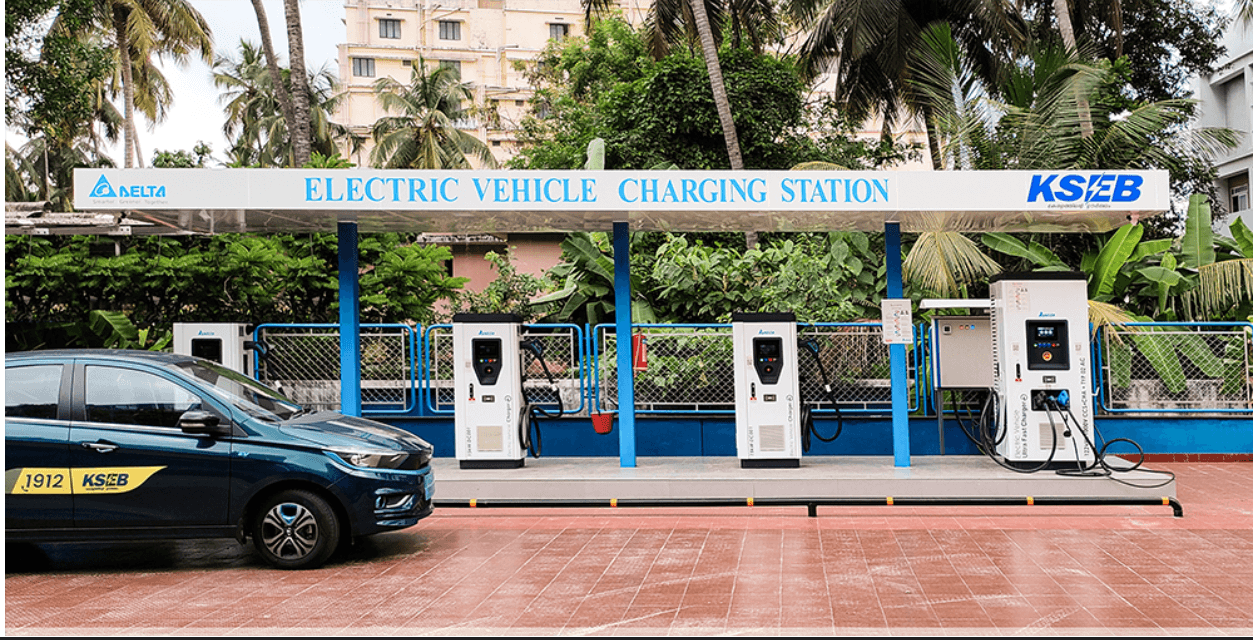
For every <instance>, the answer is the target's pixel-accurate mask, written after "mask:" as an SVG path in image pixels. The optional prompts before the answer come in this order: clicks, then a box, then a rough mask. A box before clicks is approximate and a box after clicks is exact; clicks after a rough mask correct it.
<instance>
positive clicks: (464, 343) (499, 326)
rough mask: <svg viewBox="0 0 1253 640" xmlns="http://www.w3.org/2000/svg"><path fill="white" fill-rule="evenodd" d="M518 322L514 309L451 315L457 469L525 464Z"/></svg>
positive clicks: (502, 467) (512, 466) (519, 323)
mask: <svg viewBox="0 0 1253 640" xmlns="http://www.w3.org/2000/svg"><path fill="white" fill-rule="evenodd" d="M521 327H522V318H520V317H518V316H516V315H514V314H503V313H493V314H472V313H459V314H456V315H454V316H453V318H452V333H453V361H454V364H453V390H454V393H455V394H456V399H455V407H456V409H455V410H456V414H455V417H454V428H455V429H456V442H457V460H458V461H459V462H460V466H461V468H462V469H508V468H515V467H521V466H523V465H524V464H525V463H526V446H525V443H524V441H523V440H524V438H525V435H524V434H525V429H526V428H527V427H528V425H527V424H526V421H527V420H528V414H527V409H526V407H525V406H523V405H524V404H525V402H524V400H523V396H522V367H521V354H520V353H519V350H518V342H519V339H520V335H521Z"/></svg>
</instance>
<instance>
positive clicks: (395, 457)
mask: <svg viewBox="0 0 1253 640" xmlns="http://www.w3.org/2000/svg"><path fill="white" fill-rule="evenodd" d="M330 453H333V454H335V456H337V457H339V458H340V459H341V460H343V461H344V462H347V463H348V464H350V465H352V466H354V467H364V468H366V469H403V468H405V467H406V465H405V462H406V461H407V460H408V459H409V454H407V453H399V452H392V451H386V452H384V451H331V452H330Z"/></svg>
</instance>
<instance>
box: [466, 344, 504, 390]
mask: <svg viewBox="0 0 1253 640" xmlns="http://www.w3.org/2000/svg"><path fill="white" fill-rule="evenodd" d="M500 345H501V342H500V338H475V339H474V340H471V341H470V352H471V353H472V354H473V355H474V375H475V376H476V377H477V378H478V379H479V384H482V385H493V384H496V378H498V377H499V376H500Z"/></svg>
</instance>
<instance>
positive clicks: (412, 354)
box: [252, 323, 421, 415]
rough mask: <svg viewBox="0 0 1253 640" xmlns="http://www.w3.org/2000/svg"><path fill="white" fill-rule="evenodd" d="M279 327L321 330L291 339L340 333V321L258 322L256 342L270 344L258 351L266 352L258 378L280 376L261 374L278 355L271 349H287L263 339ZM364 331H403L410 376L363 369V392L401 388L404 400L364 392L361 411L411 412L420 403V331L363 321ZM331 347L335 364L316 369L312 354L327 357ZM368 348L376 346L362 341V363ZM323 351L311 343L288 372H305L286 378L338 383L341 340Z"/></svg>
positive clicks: (382, 364)
mask: <svg viewBox="0 0 1253 640" xmlns="http://www.w3.org/2000/svg"><path fill="white" fill-rule="evenodd" d="M280 330H309V331H311V332H312V331H320V332H322V333H320V334H317V333H309V334H307V335H304V336H291V337H292V338H318V337H322V338H329V337H335V338H338V336H339V324H338V323H306V324H279V323H267V324H260V325H257V326H256V328H254V329H253V332H252V337H253V341H254V342H257V343H260V344H261V345H268V347H267V346H263V347H262V348H261V349H259V350H258V353H260V354H264V355H262V356H261V358H259V360H258V362H257V366H255V367H254V368H253V377H254V378H256V379H257V380H258V381H261V382H266V381H267V378H268V379H269V380H275V379H278V378H275V377H273V376H267V378H263V377H262V371H263V369H267V367H265V366H263V365H264V362H263V360H265V359H269V358H274V357H277V355H278V354H276V353H273V352H272V350H273V349H275V348H286V347H283V346H279V345H277V344H271V343H268V342H266V340H265V339H264V338H263V333H266V332H270V331H280ZM361 330H362V332H363V334H364V336H363V337H366V338H369V337H370V336H369V333H368V332H373V331H390V332H397V333H400V334H402V335H403V336H404V338H403V340H404V347H403V350H404V351H405V352H406V353H407V356H408V357H407V358H406V357H403V356H402V357H401V360H402V362H403V361H404V360H407V361H408V362H407V363H405V364H402V373H403V372H405V370H406V369H407V375H408V377H407V379H405V378H403V377H402V378H391V377H375V378H371V377H370V368H369V367H368V365H367V367H365V368H364V370H363V372H362V389H363V392H364V391H368V390H369V389H371V388H378V389H386V390H388V392H390V391H391V390H394V389H400V391H401V394H402V397H403V400H401V401H399V402H395V401H392V400H390V399H386V400H383V399H379V398H378V397H375V398H367V397H365V395H367V394H364V393H363V397H362V410H361V412H362V414H363V415H382V414H391V413H398V412H399V413H408V412H410V411H412V410H413V409H415V408H416V407H417V403H418V394H417V393H415V389H416V385H417V380H418V371H417V368H418V367H419V366H420V365H421V359H420V358H419V357H418V355H417V338H416V336H417V331H416V330H415V329H414V328H413V327H410V326H409V325H406V324H362V325H361ZM332 348H333V350H334V353H335V354H336V357H335V358H333V366H329V367H326V368H325V370H317V369H316V367H312V366H311V362H312V361H316V360H317V358H315V357H312V356H316V355H321V356H322V357H323V359H325V358H326V357H328V356H329V352H330V350H331V349H332ZM367 349H373V347H369V346H367V345H366V344H362V346H361V351H362V354H363V355H359V356H358V357H361V358H362V359H363V363H365V361H366V360H368V359H369V358H368V357H367V356H366V355H365V352H366V351H367ZM293 350H294V348H293ZM323 350H324V351H326V353H322V354H318V353H316V351H318V349H316V348H314V347H312V346H310V347H309V348H308V352H307V353H305V354H303V355H304V357H305V360H304V361H303V362H301V363H300V365H296V364H290V365H288V367H289V371H291V372H292V373H302V374H304V375H303V376H301V377H299V378H287V379H300V380H308V381H332V380H333V381H336V382H338V381H339V369H338V367H339V360H338V353H339V343H338V341H336V342H335V343H334V344H333V347H328V348H325V349H323ZM394 362H395V358H390V357H385V358H383V359H381V360H379V361H378V362H376V363H375V365H376V369H375V370H376V371H377V370H378V369H382V368H390V367H391V366H392V365H393V363H394ZM406 365H407V366H406ZM298 368H300V369H303V371H297V369H298ZM397 383H399V384H401V385H402V386H401V387H396V386H395V385H396V384H397ZM330 404H335V405H338V404H339V397H336V398H335V402H334V403H330Z"/></svg>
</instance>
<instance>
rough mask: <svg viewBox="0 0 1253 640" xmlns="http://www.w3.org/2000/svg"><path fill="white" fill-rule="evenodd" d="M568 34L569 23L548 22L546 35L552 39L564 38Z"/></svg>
mask: <svg viewBox="0 0 1253 640" xmlns="http://www.w3.org/2000/svg"><path fill="white" fill-rule="evenodd" d="M568 35H570V25H568V24H550V25H548V37H549V38H550V39H552V40H565V39H566V36H568Z"/></svg>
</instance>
